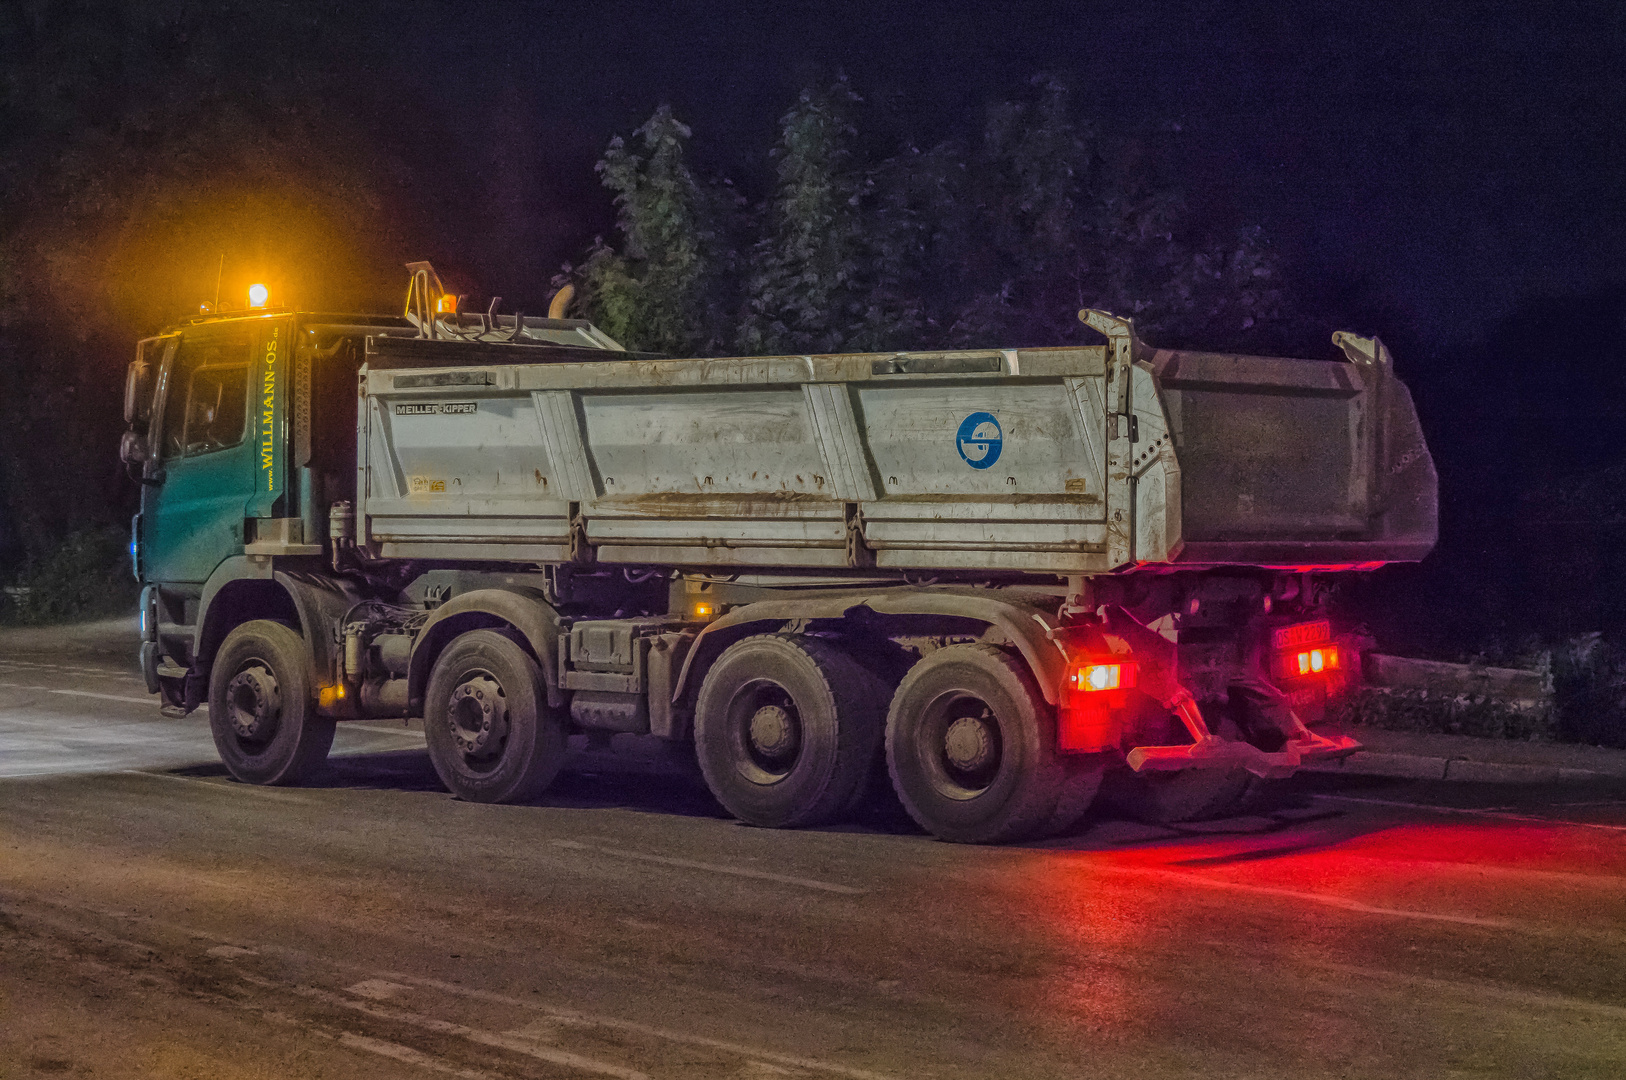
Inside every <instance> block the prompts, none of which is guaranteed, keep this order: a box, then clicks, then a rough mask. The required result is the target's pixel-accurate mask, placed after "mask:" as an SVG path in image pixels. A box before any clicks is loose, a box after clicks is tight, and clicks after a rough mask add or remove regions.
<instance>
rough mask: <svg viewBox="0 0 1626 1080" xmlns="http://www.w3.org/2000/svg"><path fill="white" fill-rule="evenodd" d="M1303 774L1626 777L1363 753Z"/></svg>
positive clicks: (1551, 779) (1556, 780)
mask: <svg viewBox="0 0 1626 1080" xmlns="http://www.w3.org/2000/svg"><path fill="white" fill-rule="evenodd" d="M1302 771H1304V772H1316V773H1346V774H1348V775H1350V776H1387V777H1393V778H1396V779H1401V780H1455V781H1460V782H1463V783H1481V784H1575V783H1587V782H1596V781H1605V780H1615V781H1622V782H1626V776H1622V775H1621V774H1619V773H1617V772H1613V771H1602V770H1597V769H1577V768H1569V767H1565V766H1560V765H1544V764H1525V763H1513V762H1503V761H1480V760H1475V759H1472V758H1467V757H1432V756H1429V755H1425V754H1404V753H1384V752H1379V751H1366V750H1363V751H1361V752H1359V753H1355V754H1351V755H1350V756H1349V757H1348V758H1345V759H1344V760H1343V761H1333V762H1325V763H1317V764H1314V765H1305V766H1303V768H1302Z"/></svg>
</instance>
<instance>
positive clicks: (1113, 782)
mask: <svg viewBox="0 0 1626 1080" xmlns="http://www.w3.org/2000/svg"><path fill="white" fill-rule="evenodd" d="M1252 788H1253V775H1252V774H1251V773H1249V772H1248V771H1247V770H1246V769H1182V770H1181V771H1180V772H1146V773H1133V772H1130V771H1129V770H1128V769H1119V770H1115V771H1114V772H1112V773H1111V774H1110V775H1108V776H1107V778H1106V780H1105V781H1104V782H1103V783H1102V785H1101V801H1102V802H1103V803H1105V804H1107V805H1108V806H1111V807H1112V808H1113V809H1114V810H1117V811H1118V812H1119V813H1121V814H1123V815H1125V816H1126V817H1132V818H1134V819H1135V820H1137V821H1144V822H1147V823H1148V824H1152V825H1172V824H1174V823H1176V822H1180V821H1204V820H1207V819H1208V818H1216V817H1224V816H1226V815H1227V814H1230V813H1232V812H1234V811H1235V810H1236V809H1237V808H1238V807H1239V806H1241V805H1242V801H1243V799H1245V798H1246V797H1247V795H1248V792H1249V791H1250V790H1252Z"/></svg>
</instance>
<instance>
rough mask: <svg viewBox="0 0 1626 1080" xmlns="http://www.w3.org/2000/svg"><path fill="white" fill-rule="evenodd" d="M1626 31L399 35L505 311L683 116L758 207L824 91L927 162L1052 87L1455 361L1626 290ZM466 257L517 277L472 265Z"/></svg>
mask: <svg viewBox="0 0 1626 1080" xmlns="http://www.w3.org/2000/svg"><path fill="white" fill-rule="evenodd" d="M1470 7H1471V9H1472V13H1471V14H1464V13H1463V12H1464V11H1466V10H1468V9H1469V8H1470ZM1623 12H1626V6H1622V5H1618V4H1569V5H1566V4H1545V5H1540V6H1539V8H1538V7H1536V6H1532V5H1507V4H1495V3H1490V4H1479V5H1472V6H1470V5H1461V6H1452V7H1447V6H1439V7H1435V8H1434V9H1433V10H1432V11H1431V10H1429V6H1428V5H1412V4H1401V3H1377V4H1365V5H1351V4H1347V3H1328V2H1325V0H1306V2H1303V3H1297V4H1284V5H1258V4H1252V5H1250V4H1226V5H1218V4H1197V3H1189V2H1183V3H1173V4H1161V5H1155V4H1146V5H1124V4H1122V3H1039V2H1028V3H1006V4H1002V5H998V6H993V5H985V4H969V3H944V4H938V5H905V4H887V3H871V4H806V5H789V4H785V5H761V4H744V3H723V2H703V0H691V2H689V3H675V4H648V3H633V2H623V3H605V4H598V5H587V6H571V7H555V6H553V5H509V6H500V7H492V8H484V9H482V12H481V14H480V15H478V16H471V17H470V18H469V19H468V20H467V23H466V24H465V27H463V28H460V29H459V30H458V31H457V32H453V31H452V30H451V28H450V27H447V28H446V29H445V31H444V32H437V33H432V34H426V33H419V32H412V33H406V34H403V35H402V36H401V37H400V38H399V39H398V40H399V48H400V52H399V53H397V54H396V55H395V56H392V57H390V58H389V62H390V66H392V67H395V68H396V70H397V71H411V72H414V73H415V79H416V87H415V89H414V90H413V91H411V92H410V93H411V96H415V97H418V98H419V99H420V100H431V101H433V102H434V103H435V104H434V105H432V106H431V107H430V108H431V111H432V112H434V113H436V114H437V118H438V120H439V122H440V124H445V125H446V126H447V127H448V128H455V129H456V130H457V131H459V132H460V135H458V136H454V137H453V138H452V139H451V140H450V142H449V143H443V144H441V145H442V146H444V147H445V149H446V150H447V151H448V153H447V158H446V160H445V161H444V164H445V165H447V166H448V167H450V168H452V170H453V171H454V172H457V173H462V171H463V170H464V169H467V170H468V173H467V174H465V175H467V177H468V178H467V180H465V181H464V183H466V184H470V185H472V187H473V189H474V190H476V191H479V192H480V197H479V198H478V199H476V200H474V202H475V203H477V204H478V207H477V208H476V207H473V206H468V205H464V206H461V207H460V208H448V216H447V218H446V219H445V222H444V225H443V228H442V230H441V233H440V239H439V240H438V241H437V243H438V244H440V245H444V248H445V250H444V251H443V252H442V251H437V252H431V253H430V254H431V255H432V256H433V257H436V258H437V259H439V260H442V261H445V262H447V263H448V264H450V265H453V266H457V267H458V268H460V269H461V270H462V271H464V272H466V273H468V274H469V275H470V276H471V277H473V278H475V279H477V280H475V281H473V282H471V284H473V285H475V286H476V287H478V288H481V289H489V290H495V291H501V292H505V293H507V294H509V295H511V296H512V295H518V294H523V293H527V292H536V291H537V290H536V287H535V286H534V285H531V286H527V285H526V284H525V283H522V282H519V281H513V280H504V279H503V278H504V275H506V274H513V273H516V272H517V273H520V274H523V275H526V276H542V275H545V274H546V273H547V272H549V271H550V270H551V269H553V268H554V267H556V266H557V264H558V262H560V261H562V260H563V259H565V258H568V257H571V256H573V255H575V254H576V253H577V252H578V251H579V245H580V244H581V242H582V240H583V239H584V238H585V236H586V235H587V234H588V233H589V232H591V231H593V230H602V229H604V228H605V227H606V225H607V223H608V220H609V219H608V216H607V215H608V207H607V202H606V200H605V199H604V197H603V196H602V195H601V194H599V193H598V192H597V191H596V190H595V185H594V177H593V176H592V173H591V163H592V161H593V160H594V158H595V157H596V156H597V154H598V153H599V152H600V151H601V149H602V147H603V145H604V143H605V142H606V141H607V140H608V138H609V137H610V136H611V135H612V134H614V133H617V132H623V133H624V132H628V131H630V130H631V128H633V127H634V126H636V125H637V124H638V123H639V122H641V121H642V120H643V119H644V118H645V117H646V116H647V115H648V114H649V113H650V112H651V111H652V110H653V108H654V106H655V105H656V104H658V103H660V102H663V101H670V102H671V103H672V104H673V105H674V106H675V107H676V108H677V110H678V112H679V115H680V116H682V117H683V118H685V119H686V120H687V121H688V122H689V123H690V124H691V126H693V128H694V129H695V139H694V145H693V153H694V155H695V156H696V158H697V159H698V161H699V162H700V163H701V164H702V165H703V166H704V165H711V166H713V167H716V168H719V169H722V170H725V171H727V172H729V173H730V174H732V175H735V176H736V177H738V178H740V179H741V180H742V181H744V182H746V183H749V182H750V181H751V180H752V178H753V174H756V175H758V176H760V173H761V170H762V169H763V151H764V149H765V148H766V147H767V146H768V145H769V144H770V143H771V140H772V138H773V133H774V132H773V125H774V121H775V119H776V117H777V116H778V115H779V114H780V113H781V112H782V111H783V110H784V109H785V107H786V106H787V104H788V103H789V102H790V101H791V100H792V99H793V97H794V95H795V93H796V91H797V89H798V88H799V87H800V86H801V85H803V84H804V83H805V82H807V81H808V80H810V79H819V78H823V77H825V76H827V75H828V74H829V73H831V72H833V71H835V70H837V69H840V70H844V71H846V72H847V73H848V75H849V76H850V77H851V79H852V80H853V82H854V84H855V86H856V87H857V88H858V89H859V90H860V91H861V92H862V93H864V94H866V95H867V96H869V97H870V98H871V99H873V100H876V101H883V100H884V101H887V102H889V103H890V109H889V110H887V111H889V112H890V113H891V114H892V115H893V116H894V118H895V120H894V122H896V123H898V124H899V125H900V126H902V127H904V128H905V129H906V130H907V131H908V132H909V133H910V134H911V135H913V136H914V137H915V138H916V139H918V140H920V141H923V142H926V141H931V140H932V139H933V138H934V137H937V136H940V135H944V134H948V133H951V132H952V131H954V130H955V129H956V127H957V126H959V125H962V124H964V123H965V121H966V119H967V117H969V116H970V115H972V114H973V112H974V111H975V109H976V108H977V106H979V105H980V104H982V103H983V102H985V101H988V100H990V99H992V98H996V97H998V96H1000V95H1008V94H1013V93H1015V92H1016V91H1017V90H1018V88H1019V87H1020V85H1021V83H1022V81H1023V79H1025V78H1026V77H1027V76H1028V75H1031V74H1032V73H1034V72H1038V71H1051V72H1056V73H1059V74H1061V75H1063V76H1065V77H1066V78H1068V79H1069V80H1070V81H1071V82H1072V84H1073V85H1074V87H1075V88H1076V92H1077V97H1078V99H1079V102H1080V105H1081V108H1082V110H1083V112H1084V113H1085V114H1086V115H1088V116H1091V117H1093V118H1094V119H1095V120H1096V122H1097V123H1098V125H1099V126H1100V127H1101V128H1103V129H1104V130H1107V131H1113V132H1119V133H1125V134H1129V135H1132V136H1137V137H1139V138H1141V139H1143V140H1144V141H1145V142H1146V143H1147V144H1148V145H1149V146H1151V147H1152V148H1154V149H1156V150H1157V151H1158V152H1159V154H1160V157H1161V158H1162V160H1163V161H1165V162H1166V164H1167V165H1168V166H1169V167H1170V168H1171V170H1172V171H1173V172H1174V174H1175V175H1176V177H1177V178H1178V180H1179V182H1180V184H1181V186H1182V187H1183V188H1184V189H1185V190H1186V191H1187V192H1188V194H1189V196H1190V197H1191V198H1192V199H1193V201H1195V202H1198V203H1201V204H1205V205H1212V206H1214V207H1216V208H1218V209H1219V210H1220V211H1222V212H1229V213H1234V214H1238V215H1240V216H1241V217H1243V218H1245V219H1248V220H1253V221H1257V222H1259V223H1261V224H1263V225H1265V227H1266V228H1267V230H1268V232H1269V234H1270V235H1271V236H1273V237H1274V238H1275V239H1276V240H1277V241H1278V242H1279V243H1280V244H1281V245H1282V246H1283V247H1284V248H1286V249H1287V250H1288V251H1289V252H1291V253H1294V254H1298V255H1300V256H1301V257H1302V258H1303V259H1304V260H1305V261H1306V264H1307V265H1310V266H1314V267H1316V268H1318V269H1321V270H1326V271H1331V272H1334V273H1341V274H1344V275H1347V276H1351V277H1354V278H1357V279H1359V280H1361V281H1362V282H1364V283H1365V284H1366V285H1367V286H1368V287H1369V288H1370V289H1372V290H1373V291H1375V292H1376V293H1377V294H1379V295H1380V296H1381V297H1383V298H1384V299H1385V300H1387V301H1389V302H1390V303H1391V304H1393V305H1395V306H1396V307H1397V308H1398V310H1400V311H1402V312H1404V313H1406V314H1407V315H1408V316H1409V317H1410V318H1411V319H1413V320H1415V326H1416V329H1417V330H1418V331H1419V332H1420V333H1421V334H1422V335H1424V336H1425V337H1426V338H1427V339H1429V340H1430V341H1433V342H1442V343H1443V342H1445V341H1451V340H1458V339H1462V338H1464V337H1468V336H1471V335H1472V334H1473V333H1474V332H1475V329H1476V327H1477V326H1480V325H1483V324H1484V323H1486V322H1488V321H1490V320H1494V319H1496V318H1497V317H1498V316H1499V315H1501V314H1502V313H1503V312H1505V311H1507V310H1508V309H1509V308H1511V307H1512V306H1514V305H1515V304H1516V303H1517V302H1519V301H1520V300H1522V299H1525V298H1528V297H1533V296H1545V295H1553V294H1571V293H1582V292H1589V291H1594V290H1597V289H1599V288H1601V287H1604V286H1607V285H1610V284H1618V283H1621V282H1622V281H1626V256H1623V252H1626V213H1623V206H1622V195H1621V183H1620V178H1621V177H1622V176H1623V175H1626V139H1623V136H1622V117H1623V116H1626V63H1623V61H1626V14H1623ZM465 29H466V31H467V32H464V31H465ZM380 59H382V58H380ZM398 65H400V66H398ZM375 85H376V84H375ZM437 126H439V125H438V124H437ZM454 147H455V149H453V148H454ZM458 190H459V191H460V192H461V191H462V190H463V188H462V185H458ZM468 231H478V232H481V233H484V234H486V235H487V236H488V237H489V238H490V239H491V240H492V241H493V243H492V244H491V245H490V246H489V247H486V246H485V245H480V247H482V248H484V249H485V250H486V251H491V252H493V253H495V254H497V256H498V257H496V258H492V257H490V256H487V255H486V254H485V253H484V251H482V252H481V253H480V254H475V248H474V246H473V245H467V244H466V243H462V241H464V240H466V233H467V232H468ZM460 246H461V250H460ZM1374 329H1382V328H1374Z"/></svg>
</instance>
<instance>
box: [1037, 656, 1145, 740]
mask: <svg viewBox="0 0 1626 1080" xmlns="http://www.w3.org/2000/svg"><path fill="white" fill-rule="evenodd" d="M1139 676H1140V666H1139V665H1138V664H1136V663H1135V662H1134V661H1132V660H1123V659H1118V658H1108V657H1076V658H1074V659H1073V660H1072V661H1070V662H1069V663H1068V665H1067V677H1066V679H1065V680H1064V681H1063V683H1062V695H1061V709H1060V710H1059V712H1058V720H1059V723H1058V724H1057V727H1056V748H1057V749H1058V750H1064V751H1072V752H1074V753H1094V752H1097V751H1100V750H1112V749H1116V748H1117V746H1118V740H1119V738H1120V735H1121V729H1122V726H1123V723H1122V719H1121V718H1120V716H1119V715H1115V710H1117V709H1121V708H1122V707H1123V704H1124V696H1125V695H1124V691H1127V690H1132V689H1134V687H1135V683H1136V682H1138V681H1139Z"/></svg>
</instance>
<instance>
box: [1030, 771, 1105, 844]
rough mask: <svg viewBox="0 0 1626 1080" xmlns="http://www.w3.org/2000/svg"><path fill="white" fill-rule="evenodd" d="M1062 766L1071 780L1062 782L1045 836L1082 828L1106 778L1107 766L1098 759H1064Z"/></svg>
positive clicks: (1046, 826)
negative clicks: (1081, 823)
mask: <svg viewBox="0 0 1626 1080" xmlns="http://www.w3.org/2000/svg"><path fill="white" fill-rule="evenodd" d="M1062 765H1063V767H1064V768H1065V769H1066V772H1067V779H1065V780H1063V781H1062V786H1061V795H1060V797H1059V798H1057V800H1056V812H1055V813H1053V814H1051V815H1050V821H1049V823H1048V824H1047V825H1045V827H1044V829H1043V830H1041V833H1040V835H1042V836H1065V835H1067V834H1068V833H1071V832H1072V831H1073V830H1074V829H1076V828H1078V823H1079V822H1081V821H1083V820H1084V815H1086V814H1088V813H1089V812H1090V807H1091V806H1093V805H1095V797H1096V795H1097V793H1099V792H1100V790H1101V780H1102V778H1103V777H1104V776H1105V775H1106V767H1105V766H1104V765H1102V764H1101V762H1100V761H1098V760H1097V759H1096V758H1095V757H1094V756H1091V757H1087V758H1078V757H1063V758H1062Z"/></svg>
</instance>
